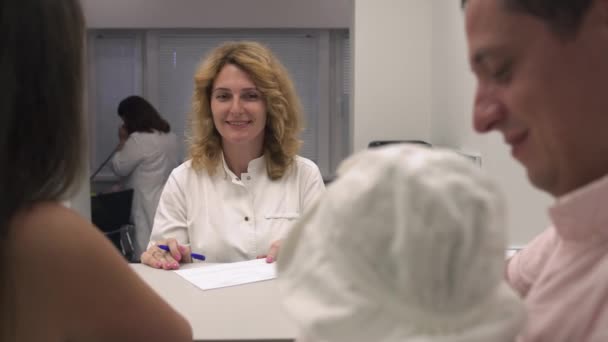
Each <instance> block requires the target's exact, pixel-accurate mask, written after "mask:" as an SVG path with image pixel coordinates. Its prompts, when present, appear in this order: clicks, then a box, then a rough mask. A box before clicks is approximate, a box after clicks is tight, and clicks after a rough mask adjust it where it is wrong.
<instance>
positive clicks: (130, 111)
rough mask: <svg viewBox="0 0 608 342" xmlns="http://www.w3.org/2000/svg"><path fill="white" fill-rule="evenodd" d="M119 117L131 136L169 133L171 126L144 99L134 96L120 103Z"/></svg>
mask: <svg viewBox="0 0 608 342" xmlns="http://www.w3.org/2000/svg"><path fill="white" fill-rule="evenodd" d="M118 115H119V116H120V117H121V118H122V119H123V120H124V122H125V128H126V129H127V132H129V134H131V133H133V132H149V133H151V132H153V131H159V132H164V133H169V131H170V130H171V126H170V125H169V123H168V122H167V121H166V120H165V119H163V118H162V117H161V116H160V113H159V112H158V111H157V110H156V108H154V106H152V105H151V104H150V102H148V101H146V100H145V99H144V98H143V97H141V96H137V95H133V96H129V97H127V98H126V99H124V100H122V101H120V104H118Z"/></svg>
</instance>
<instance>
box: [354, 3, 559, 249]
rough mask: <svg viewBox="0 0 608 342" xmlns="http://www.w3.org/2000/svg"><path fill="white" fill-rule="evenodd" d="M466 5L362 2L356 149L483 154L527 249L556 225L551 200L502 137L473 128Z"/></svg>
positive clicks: (518, 241) (357, 34)
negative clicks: (423, 144)
mask: <svg viewBox="0 0 608 342" xmlns="http://www.w3.org/2000/svg"><path fill="white" fill-rule="evenodd" d="M459 3H460V1H457V0H430V1H429V0H408V1H405V0H374V1H368V0H355V1H354V12H355V16H354V18H355V19H354V28H353V31H354V34H353V35H351V37H352V39H353V42H352V43H353V46H354V56H353V57H354V70H353V72H354V75H353V78H354V96H353V97H354V100H353V105H354V107H353V110H354V113H353V119H354V120H353V133H354V134H353V136H352V138H353V145H354V150H355V151H356V150H360V149H362V148H364V147H365V146H366V144H367V142H368V141H369V140H372V139H376V138H380V137H382V138H386V139H393V138H401V139H416V138H420V139H426V138H428V139H430V142H432V143H433V144H434V145H438V146H444V147H449V148H453V149H458V150H465V151H469V152H474V153H480V154H481V156H482V163H483V165H482V167H483V168H484V169H485V170H487V172H488V173H489V174H490V175H491V176H492V177H493V178H494V179H495V180H496V181H497V182H498V183H499V184H500V186H501V187H502V189H503V190H504V192H505V194H506V197H507V201H508V206H509V215H508V227H509V234H510V237H509V240H510V243H511V244H512V245H522V244H525V243H526V242H527V241H529V240H530V239H531V238H532V237H533V236H534V235H536V234H537V233H539V232H540V231H542V230H543V229H544V228H545V227H546V226H547V225H548V218H547V215H546V208H547V206H548V205H549V204H550V203H551V199H550V197H549V196H547V195H545V194H543V193H540V192H539V191H537V190H535V189H534V188H532V186H531V185H530V184H529V182H528V180H527V178H526V175H525V172H524V170H523V168H522V167H521V166H520V165H518V164H517V163H516V162H515V161H514V160H513V159H512V158H511V156H510V154H509V151H508V149H507V147H506V146H505V145H504V143H503V141H502V138H501V137H500V136H499V135H498V134H496V133H493V134H490V135H479V134H477V133H475V132H474V131H473V129H472V119H471V109H472V99H473V93H474V88H475V82H474V78H473V77H472V75H471V73H470V72H469V67H468V63H467V58H466V53H467V52H466V51H467V48H466V40H465V37H464V28H463V25H464V24H463V17H462V12H461V10H460V7H459Z"/></svg>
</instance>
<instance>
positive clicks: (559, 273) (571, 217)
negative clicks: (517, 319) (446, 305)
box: [507, 176, 608, 342]
mask: <svg viewBox="0 0 608 342" xmlns="http://www.w3.org/2000/svg"><path fill="white" fill-rule="evenodd" d="M549 214H550V216H551V220H552V221H553V227H551V228H549V229H548V230H546V231H545V232H543V233H542V234H541V235H539V236H538V237H536V238H535V239H534V240H533V241H532V242H531V243H530V244H529V245H528V246H527V247H526V248H525V249H524V250H522V251H521V252H519V253H518V254H516V255H515V256H514V257H513V258H512V259H511V260H510V262H509V264H508V266H507V279H508V281H509V282H510V283H511V286H512V287H513V288H515V289H516V290H517V291H518V292H519V293H520V294H521V295H522V296H524V297H525V301H526V308H527V310H528V323H527V326H526V328H525V329H524V331H523V332H522V334H521V336H520V338H519V340H518V341H519V342H560V341H564V342H566V341H567V342H607V341H608V176H606V177H604V178H602V179H600V180H598V181H596V182H594V183H592V184H590V185H588V186H585V187H583V188H581V189H579V190H576V191H574V192H571V193H569V194H567V195H565V196H563V197H560V198H559V199H558V200H557V202H556V203H555V205H553V206H552V207H551V208H550V209H549Z"/></svg>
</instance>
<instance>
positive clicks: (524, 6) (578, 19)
mask: <svg viewBox="0 0 608 342" xmlns="http://www.w3.org/2000/svg"><path fill="white" fill-rule="evenodd" d="M484 1H488V0H484ZM493 1H500V2H501V3H502V4H503V5H504V7H505V8H506V9H508V10H511V11H514V12H519V13H524V14H528V15H531V16H534V17H537V18H539V19H541V20H543V21H545V22H546V23H547V25H549V27H551V29H552V30H553V31H555V32H556V33H557V34H559V35H561V36H572V35H575V34H576V33H577V32H578V29H579V27H580V25H581V23H582V21H583V19H584V17H585V15H586V14H587V12H588V11H589V8H590V7H591V4H592V0H493ZM466 4H467V0H461V6H462V7H463V8H464V7H465V6H466Z"/></svg>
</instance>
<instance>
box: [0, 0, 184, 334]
mask: <svg viewBox="0 0 608 342" xmlns="http://www.w3.org/2000/svg"><path fill="white" fill-rule="evenodd" d="M0 16H2V29H1V30H0V61H1V62H0V84H2V91H0V165H2V167H0V194H2V195H1V196H0V255H1V256H2V261H3V262H2V264H1V265H0V341H192V332H191V330H190V327H189V326H188V323H187V322H186V320H185V319H184V318H183V317H181V316H180V315H179V314H178V313H177V312H176V311H175V310H173V309H172V308H171V307H170V306H169V305H168V304H167V303H165V302H164V301H163V300H162V299H161V298H160V297H159V296H158V295H157V294H156V293H155V292H154V291H153V290H152V289H151V288H150V287H148V286H147V285H146V284H145V283H144V282H143V281H142V280H141V279H140V278H139V277H138V276H137V275H136V274H135V273H134V272H133V271H132V270H131V269H130V268H129V266H128V265H127V264H126V263H125V262H124V259H123V258H122V256H121V255H120V254H119V253H118V252H117V251H116V248H114V247H113V246H112V244H111V243H110V242H109V241H108V239H106V238H105V237H104V236H103V235H102V234H101V232H100V231H99V230H98V229H96V228H95V227H94V226H93V225H92V224H91V223H90V222H88V221H87V220H85V219H84V218H82V217H81V216H79V215H78V214H77V213H75V212H74V211H72V210H70V209H68V208H66V207H64V206H63V205H61V203H60V202H61V201H62V200H64V199H66V198H69V197H70V196H71V195H72V194H73V193H74V191H75V190H76V189H77V187H76V186H75V185H76V184H77V183H78V182H79V180H81V179H82V177H83V166H84V165H85V164H86V163H85V161H84V160H83V158H82V152H83V150H84V149H85V148H86V146H85V144H84V143H83V140H84V139H83V137H82V135H83V133H82V132H83V131H84V130H83V126H84V125H83V122H82V121H83V114H82V92H83V82H82V70H83V68H82V61H83V52H84V46H83V43H84V33H85V25H84V20H83V14H82V11H81V8H80V4H79V2H78V1H77V0H45V1H40V0H3V1H0Z"/></svg>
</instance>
